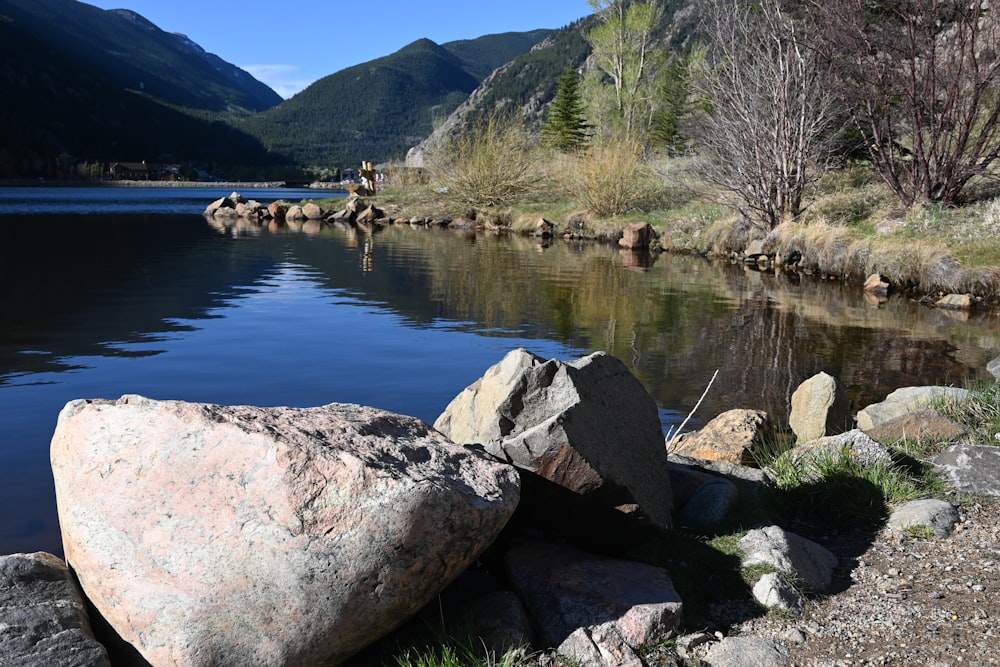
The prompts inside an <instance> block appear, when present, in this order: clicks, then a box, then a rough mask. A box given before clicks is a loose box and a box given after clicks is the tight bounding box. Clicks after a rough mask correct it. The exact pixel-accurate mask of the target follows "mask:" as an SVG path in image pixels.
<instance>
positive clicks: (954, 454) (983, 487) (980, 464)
mask: <svg viewBox="0 0 1000 667" xmlns="http://www.w3.org/2000/svg"><path fill="white" fill-rule="evenodd" d="M934 469H935V471H936V472H937V473H938V474H939V475H941V476H942V477H943V478H944V479H945V480H946V481H947V482H948V485H949V486H951V487H952V488H953V489H955V490H957V491H966V492H969V493H985V494H988V495H991V496H1000V447H992V446H981V445H980V446H977V445H952V446H951V447H949V448H948V449H946V450H945V451H944V452H942V453H941V454H940V455H938V457H937V458H935V459H934Z"/></svg>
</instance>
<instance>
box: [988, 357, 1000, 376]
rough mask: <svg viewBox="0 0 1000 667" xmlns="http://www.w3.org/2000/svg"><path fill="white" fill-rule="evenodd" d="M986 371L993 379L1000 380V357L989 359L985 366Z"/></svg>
mask: <svg viewBox="0 0 1000 667" xmlns="http://www.w3.org/2000/svg"><path fill="white" fill-rule="evenodd" d="M986 371H987V372H988V373H989V374H990V375H992V376H993V377H995V378H1000V357H994V358H993V359H990V361H989V363H987V364H986Z"/></svg>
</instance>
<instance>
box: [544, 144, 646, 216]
mask: <svg viewBox="0 0 1000 667" xmlns="http://www.w3.org/2000/svg"><path fill="white" fill-rule="evenodd" d="M554 168H555V171H556V173H557V174H558V178H559V180H560V181H561V183H562V185H563V187H564V188H565V189H566V190H568V191H569V192H570V194H571V196H572V197H573V199H574V200H575V201H576V202H577V203H578V204H579V205H580V206H582V207H584V208H585V209H586V210H587V211H588V212H589V213H592V214H593V215H596V216H598V217H602V218H612V217H616V216H620V215H624V214H626V213H630V212H634V211H641V210H643V209H645V208H646V207H648V206H649V205H651V204H653V203H654V202H655V201H656V199H657V196H658V195H659V194H660V193H661V191H662V189H663V188H662V184H661V183H660V182H659V180H658V179H657V178H656V176H655V174H654V173H653V172H652V170H651V169H650V168H649V166H648V165H647V164H646V163H645V162H644V160H643V156H642V149H641V147H640V146H638V145H637V144H634V143H631V142H627V141H623V142H618V143H606V144H599V145H594V146H592V147H591V148H590V150H589V151H587V153H586V154H584V155H582V156H564V157H563V158H561V159H560V160H559V161H558V162H557V163H555V165H554Z"/></svg>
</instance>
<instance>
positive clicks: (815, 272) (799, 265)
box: [204, 192, 1000, 314]
mask: <svg viewBox="0 0 1000 667" xmlns="http://www.w3.org/2000/svg"><path fill="white" fill-rule="evenodd" d="M204 213H205V216H206V218H208V219H209V220H210V221H212V222H213V223H215V224H220V225H223V226H225V225H232V224H236V223H237V222H238V221H244V222H249V223H250V224H256V225H263V224H267V225H272V226H275V225H277V226H280V225H288V226H291V227H293V228H294V227H296V226H298V227H300V228H301V227H302V226H303V225H310V226H311V225H322V224H347V225H352V226H358V227H361V228H364V229H367V230H368V231H374V230H376V229H377V228H379V227H382V226H387V225H409V226H415V227H444V228H449V229H460V230H465V231H484V232H488V233H511V232H513V231H514V230H513V227H514V225H513V223H512V222H511V221H510V220H506V219H500V218H496V217H492V216H486V215H484V216H479V215H475V214H472V215H464V216H463V215H451V214H445V213H441V214H436V215H423V216H409V215H406V214H405V213H400V212H398V211H397V212H395V213H392V212H389V211H387V210H385V209H383V208H380V207H379V206H378V205H377V204H376V203H375V202H374V200H364V199H361V198H358V197H355V196H351V197H348V198H347V199H346V200H345V203H344V204H343V206H342V207H340V208H337V209H335V210H330V209H325V208H323V207H321V206H319V205H318V204H316V203H315V202H307V203H301V204H293V203H290V202H286V201H276V202H271V203H269V204H264V203H261V202H257V201H253V200H248V199H246V198H245V197H243V196H242V195H240V194H239V193H238V192H233V193H232V194H231V195H230V196H229V197H223V198H221V199H219V200H217V201H215V202H212V203H211V204H209V205H208V207H207V208H206V209H205V212H204ZM519 229H520V231H521V233H525V234H528V235H531V236H533V237H536V238H538V239H540V240H541V241H542V242H545V243H548V242H552V241H553V240H555V239H564V240H568V241H576V240H594V241H601V242H610V243H615V244H617V245H618V246H619V247H621V248H623V249H626V250H631V251H634V252H637V253H649V252H653V253H658V252H675V253H686V254H697V255H701V256H705V257H710V258H714V259H719V260H723V261H728V262H732V263H735V264H740V265H743V266H746V267H748V269H752V270H756V271H772V272H793V273H797V274H801V275H808V276H813V277H815V278H816V279H820V280H841V281H844V282H848V283H855V284H857V285H859V287H860V288H861V289H862V290H863V292H864V294H865V296H866V298H869V299H871V300H872V301H874V302H875V303H879V302H883V301H885V300H886V299H887V298H888V297H889V295H890V294H899V295H904V296H906V297H908V298H912V299H914V300H916V301H919V302H920V303H922V304H924V305H927V306H929V307H934V308H938V309H942V310H947V311H956V312H961V313H966V314H968V313H972V312H984V311H988V312H1000V270H995V269H990V268H981V269H973V270H965V269H963V268H961V267H960V266H958V265H957V263H955V262H954V261H953V260H952V261H948V260H947V258H945V259H943V260H941V261H943V262H944V264H943V266H937V267H932V268H931V269H928V268H927V267H921V266H920V263H919V262H918V261H916V260H913V261H908V262H904V264H905V267H902V268H901V267H899V266H896V267H895V269H894V272H893V274H892V275H887V274H886V273H883V272H880V271H878V270H870V269H869V268H868V267H869V266H878V264H879V262H878V261H876V259H875V257H874V256H875V255H877V251H876V250H875V249H874V248H873V247H864V248H853V249H852V248H850V247H849V246H850V243H849V242H848V241H847V240H846V239H836V240H835V241H830V242H829V243H828V245H832V246H834V247H840V251H838V252H831V251H829V249H823V248H817V247H813V246H811V245H810V244H809V242H808V241H807V240H805V239H803V238H801V234H800V232H801V230H800V228H799V227H798V226H796V225H780V226H779V227H777V228H776V229H775V230H773V231H772V232H771V233H770V234H769V235H768V236H767V237H766V238H764V239H756V240H749V239H747V238H745V237H744V236H743V235H741V234H738V233H730V234H728V235H726V236H725V237H723V238H718V239H715V240H714V241H706V240H700V241H699V240H697V238H696V237H697V235H695V236H694V237H691V238H687V235H683V234H677V235H672V234H670V233H664V234H659V233H657V231H656V230H655V229H654V228H653V227H652V225H650V224H649V223H646V222H632V223H628V224H625V225H623V226H622V227H620V228H616V229H614V230H613V231H605V232H604V233H602V234H600V235H597V234H588V233H587V232H586V231H585V230H584V229H581V228H580V227H579V226H578V225H575V224H569V223H567V224H565V225H562V226H560V225H558V224H556V223H554V222H552V221H550V220H546V219H544V218H539V219H537V220H534V221H533V222H532V223H531V224H528V225H526V226H525V225H520V226H519ZM683 239H686V240H683ZM883 263H885V264H899V262H890V261H889V259H888V258H883ZM921 270H924V271H926V272H928V273H933V274H934V276H933V277H927V276H925V275H921V274H920V273H919V272H920V271H921ZM956 290H958V291H956Z"/></svg>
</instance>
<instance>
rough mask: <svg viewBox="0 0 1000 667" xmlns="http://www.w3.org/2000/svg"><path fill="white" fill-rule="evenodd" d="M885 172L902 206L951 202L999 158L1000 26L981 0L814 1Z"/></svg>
mask: <svg viewBox="0 0 1000 667" xmlns="http://www.w3.org/2000/svg"><path fill="white" fill-rule="evenodd" d="M809 1H810V4H811V5H812V11H811V12H810V13H811V14H812V16H813V17H814V19H816V25H815V28H814V31H813V32H814V34H815V36H816V40H817V41H816V44H817V47H818V48H819V49H820V50H821V51H822V53H823V54H824V56H825V58H826V59H827V61H828V63H829V66H830V71H831V73H832V75H833V77H832V80H833V81H835V82H836V83H837V85H838V88H839V91H840V93H841V95H842V96H843V99H844V102H845V103H846V106H847V108H848V109H849V111H850V113H851V116H852V118H853V121H854V124H855V126H856V127H857V129H858V131H859V132H860V133H861V135H862V137H863V138H864V140H865V145H866V148H867V152H868V154H869V156H870V157H871V161H872V163H873V164H874V166H875V168H876V170H877V171H878V173H879V175H880V176H881V177H882V179H883V180H884V181H885V183H886V184H887V185H888V186H889V188H890V189H891V190H892V191H893V193H895V194H896V196H897V197H898V198H899V200H900V202H901V203H903V204H904V205H905V206H907V207H910V206H913V205H918V204H922V203H928V202H936V203H941V204H951V203H954V202H956V201H958V198H959V196H960V194H961V192H962V190H963V188H965V186H966V185H967V184H968V183H969V182H970V180H972V179H973V178H975V177H977V176H984V175H987V174H988V173H989V170H990V167H991V166H992V165H993V163H994V162H996V160H997V159H998V157H1000V99H998V98H1000V29H998V26H1000V22H998V17H997V9H996V3H995V2H989V1H984V2H980V1H979V0H961V1H954V0H894V1H893V2H886V1H884V0H882V1H872V0H822V2H820V1H819V0H809Z"/></svg>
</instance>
